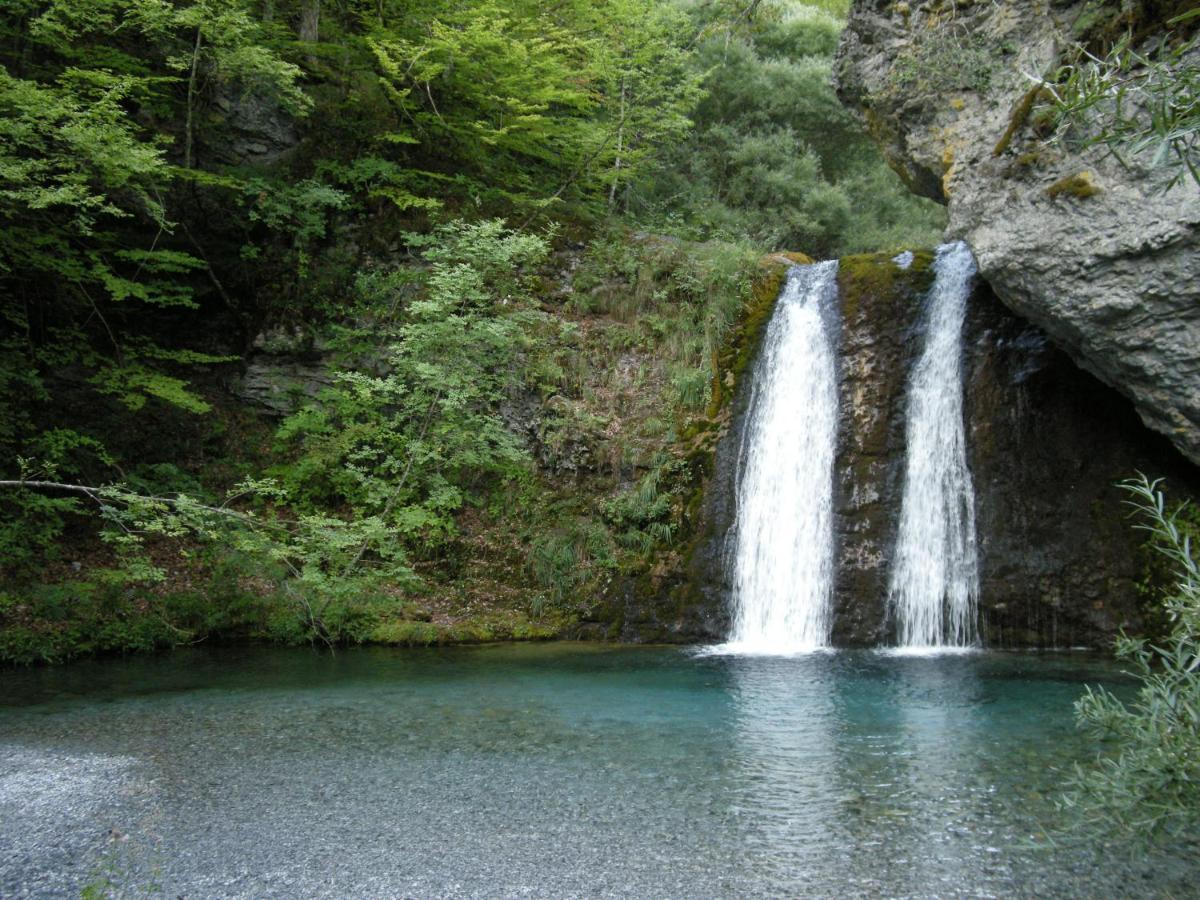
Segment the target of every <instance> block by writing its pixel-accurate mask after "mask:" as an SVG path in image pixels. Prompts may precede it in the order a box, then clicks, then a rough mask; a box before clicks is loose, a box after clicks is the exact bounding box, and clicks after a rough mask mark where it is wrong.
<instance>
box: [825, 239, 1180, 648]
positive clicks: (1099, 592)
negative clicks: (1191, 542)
mask: <svg viewBox="0 0 1200 900" xmlns="http://www.w3.org/2000/svg"><path fill="white" fill-rule="evenodd" d="M930 263H931V257H930V256H929V255H927V254H917V256H916V259H915V260H914V263H913V265H912V267H911V268H910V269H909V270H908V271H903V272H902V271H899V270H897V269H896V267H895V266H894V264H893V263H892V262H891V260H889V259H888V258H887V257H886V256H866V257H851V258H849V259H845V260H843V261H842V267H841V278H840V282H841V294H842V322H843V324H842V341H841V358H842V363H841V406H842V409H841V414H842V424H841V431H840V434H839V459H838V466H837V471H838V479H839V482H838V499H837V504H838V522H839V534H838V542H839V548H840V551H839V552H840V571H839V578H838V582H837V587H836V597H835V608H836V622H835V640H836V642H837V643H839V644H848V645H874V644H878V643H881V642H884V643H886V642H888V641H889V640H891V638H892V637H893V635H892V634H891V631H890V627H889V623H888V622H887V617H886V609H885V598H886V596H887V586H888V575H889V572H890V565H891V554H892V548H893V547H894V545H895V540H896V525H897V522H898V520H899V510H900V498H901V491H902V489H903V479H904V459H905V445H904V440H905V421H904V416H905V407H906V394H905V391H906V387H907V377H908V373H909V371H910V370H911V366H912V363H913V357H914V355H915V354H916V353H917V352H918V351H919V349H920V346H921V343H922V339H921V328H922V322H923V319H922V315H921V312H922V307H923V298H924V296H925V291H926V290H927V287H928V284H929V279H930V277H931V273H930V271H929V265H930ZM963 342H964V355H965V359H964V369H965V378H966V394H965V400H966V408H965V416H966V421H967V441H968V461H969V465H970V468H971V471H972V475H973V477H974V483H975V498H976V520H977V521H976V525H977V531H978V540H979V564H980V571H979V576H980V631H981V634H982V636H983V639H984V642H985V644H986V645H987V646H989V647H1070V646H1100V645H1103V644H1104V643H1105V642H1107V641H1108V640H1110V639H1111V638H1112V636H1113V635H1115V634H1116V632H1117V631H1118V630H1120V629H1121V628H1126V629H1129V630H1130V631H1137V630H1139V629H1141V628H1142V626H1143V625H1144V622H1143V619H1142V614H1141V610H1140V609H1139V604H1140V599H1139V595H1138V592H1137V589H1136V585H1137V582H1138V580H1139V579H1140V578H1141V577H1142V571H1143V567H1144V559H1143V558H1142V556H1141V553H1142V551H1141V550H1140V549H1139V548H1140V544H1141V541H1140V538H1139V536H1138V534H1137V532H1135V531H1134V530H1133V529H1132V528H1131V527H1130V524H1129V522H1128V521H1127V517H1126V514H1125V508H1124V506H1123V504H1122V502H1121V501H1122V500H1123V497H1122V494H1121V491H1120V490H1119V489H1118V488H1117V487H1116V486H1115V484H1116V482H1118V481H1119V480H1121V479H1124V478H1127V477H1129V476H1130V475H1131V474H1132V473H1133V472H1135V471H1137V470H1142V471H1146V472H1153V473H1156V474H1160V475H1164V476H1166V477H1167V478H1168V479H1169V482H1170V484H1171V487H1172V493H1173V495H1174V496H1175V497H1180V498H1182V497H1183V496H1186V495H1187V494H1188V493H1189V492H1190V491H1194V489H1195V487H1196V485H1195V483H1194V482H1195V472H1194V469H1193V468H1192V467H1191V466H1190V465H1189V464H1188V463H1187V461H1186V460H1185V459H1183V457H1182V456H1181V455H1180V454H1179V453H1178V452H1177V451H1176V450H1175V449H1174V448H1173V447H1171V445H1170V443H1169V442H1168V441H1167V440H1165V439H1164V438H1161V437H1159V436H1158V435H1155V434H1153V433H1151V432H1149V431H1148V430H1147V429H1146V428H1145V427H1144V426H1143V425H1142V423H1141V422H1139V421H1138V417H1137V415H1136V413H1135V412H1134V409H1133V405H1132V404H1131V403H1130V402H1129V401H1128V400H1127V399H1125V398H1124V397H1121V396H1120V395H1119V394H1117V393H1116V392H1115V391H1114V390H1112V389H1111V388H1109V387H1107V386H1105V385H1104V384H1102V383H1100V382H1099V381H1098V380H1097V379H1096V378H1095V377H1093V376H1092V375H1090V374H1088V373H1087V372H1084V371H1082V370H1080V369H1079V368H1078V367H1077V366H1076V365H1075V364H1074V363H1073V362H1072V361H1071V360H1070V358H1068V356H1067V355H1066V354H1065V353H1064V352H1062V351H1061V350H1059V349H1057V348H1056V347H1055V346H1054V345H1053V343H1052V342H1051V341H1050V340H1049V339H1048V338H1047V336H1046V334H1045V333H1044V332H1043V331H1042V330H1041V329H1039V328H1037V327H1036V326H1034V325H1031V324H1029V323H1027V322H1025V321H1023V320H1022V319H1020V318H1019V317H1017V316H1015V315H1013V313H1012V312H1010V311H1009V310H1008V309H1006V308H1005V306H1004V305H1003V304H1001V303H1000V302H999V301H998V300H997V298H996V297H995V295H994V293H993V292H992V291H991V290H990V289H989V288H988V287H987V286H986V285H985V284H980V285H979V287H978V289H977V290H976V291H975V293H974V294H973V295H972V297H971V299H970V302H969V305H968V311H967V321H966V324H965V326H964V334H963Z"/></svg>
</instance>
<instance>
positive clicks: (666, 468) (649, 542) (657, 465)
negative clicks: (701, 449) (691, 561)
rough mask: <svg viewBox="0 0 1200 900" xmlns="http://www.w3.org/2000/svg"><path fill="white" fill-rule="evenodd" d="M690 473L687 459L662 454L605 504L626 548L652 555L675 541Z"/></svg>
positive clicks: (605, 509) (618, 535)
mask: <svg viewBox="0 0 1200 900" xmlns="http://www.w3.org/2000/svg"><path fill="white" fill-rule="evenodd" d="M686 476H687V464H686V463H685V462H684V461H683V460H679V459H675V458H673V457H671V456H669V455H667V454H660V455H659V456H657V457H656V458H655V459H654V460H653V462H652V465H651V468H650V471H648V472H647V473H646V474H645V475H643V476H642V477H641V479H639V481H638V483H637V484H636V485H634V487H633V488H632V489H631V490H629V491H626V492H625V493H622V494H620V495H618V496H617V497H615V498H614V499H612V500H610V501H609V502H608V503H606V504H605V507H604V518H605V521H607V522H608V524H609V525H610V526H611V527H612V529H613V530H614V531H615V532H616V534H617V541H618V542H619V543H620V544H621V545H622V546H623V547H626V548H627V549H630V550H634V551H636V552H638V553H641V554H649V553H650V552H651V551H652V550H653V549H654V548H655V547H658V546H667V545H669V544H670V543H671V541H672V538H673V537H674V535H675V530H676V527H677V524H678V523H677V513H678V511H679V510H678V506H679V504H678V500H679V497H680V495H681V491H682V488H683V487H684V486H685V484H686Z"/></svg>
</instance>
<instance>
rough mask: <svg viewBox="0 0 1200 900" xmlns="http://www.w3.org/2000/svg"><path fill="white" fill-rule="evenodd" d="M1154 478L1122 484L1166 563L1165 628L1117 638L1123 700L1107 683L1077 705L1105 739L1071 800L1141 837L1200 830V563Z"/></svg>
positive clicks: (1096, 821) (1178, 514)
mask: <svg viewBox="0 0 1200 900" xmlns="http://www.w3.org/2000/svg"><path fill="white" fill-rule="evenodd" d="M1159 484H1160V482H1158V481H1150V480H1149V479H1147V478H1146V477H1145V476H1144V475H1142V476H1139V477H1138V478H1137V479H1135V480H1131V481H1128V482H1125V483H1124V484H1123V485H1122V487H1124V488H1125V490H1126V491H1128V492H1129V494H1130V495H1131V497H1132V498H1133V499H1132V500H1131V501H1130V504H1131V505H1132V506H1133V508H1134V509H1135V510H1136V511H1137V513H1138V514H1139V516H1140V519H1141V524H1140V525H1139V526H1138V527H1139V528H1141V529H1142V530H1144V531H1146V532H1147V534H1148V535H1149V541H1150V545H1151V547H1152V548H1153V549H1154V550H1155V551H1156V552H1157V553H1159V554H1161V556H1162V558H1163V560H1164V561H1165V562H1166V563H1167V565H1168V566H1169V569H1170V572H1171V582H1170V586H1169V587H1168V588H1167V589H1166V590H1165V591H1164V592H1163V594H1162V596H1161V598H1160V600H1161V603H1162V605H1163V608H1164V610H1165V612H1166V615H1167V618H1168V620H1169V622H1170V629H1171V630H1170V633H1169V634H1168V635H1167V636H1165V638H1164V639H1163V640H1161V641H1159V642H1157V643H1154V644H1151V643H1149V642H1147V641H1145V640H1142V639H1136V638H1130V637H1122V638H1121V639H1120V640H1119V641H1118V643H1117V655H1118V656H1119V657H1120V658H1121V659H1123V660H1124V661H1125V662H1126V663H1128V664H1129V665H1130V666H1131V668H1132V673H1133V674H1134V675H1135V676H1136V677H1137V679H1138V681H1139V684H1140V688H1139V691H1138V696H1137V699H1136V700H1135V701H1133V702H1132V703H1130V704H1125V703H1122V702H1121V701H1120V700H1119V699H1118V698H1116V697H1115V696H1113V695H1112V694H1111V693H1110V692H1108V691H1105V690H1103V689H1099V690H1089V691H1088V693H1087V694H1086V695H1085V696H1084V697H1083V698H1082V699H1081V700H1080V701H1079V702H1078V703H1077V704H1076V707H1075V710H1076V715H1077V718H1078V720H1079V723H1080V725H1081V726H1082V727H1084V728H1086V729H1088V730H1089V731H1090V732H1092V733H1093V734H1095V735H1096V736H1098V737H1101V738H1105V739H1107V740H1109V741H1110V742H1111V745H1112V749H1111V750H1110V751H1109V752H1108V753H1107V754H1106V755H1104V756H1102V757H1101V758H1100V759H1099V760H1097V762H1096V763H1095V764H1094V765H1093V766H1091V767H1090V768H1078V769H1077V770H1076V774H1075V778H1074V780H1073V783H1072V793H1070V794H1069V795H1068V798H1067V799H1068V802H1069V804H1070V805H1072V806H1076V807H1080V808H1082V810H1083V811H1084V813H1085V814H1086V816H1087V818H1088V821H1089V822H1090V823H1092V824H1093V825H1099V826H1101V827H1104V828H1107V829H1110V830H1112V831H1115V832H1116V833H1118V834H1120V835H1121V836H1122V837H1124V838H1127V839H1133V840H1136V841H1139V842H1142V841H1146V842H1150V841H1154V840H1157V839H1162V838H1178V837H1181V836H1184V837H1191V838H1195V837H1197V836H1200V566H1198V565H1197V562H1196V555H1195V548H1194V541H1195V540H1196V539H1197V537H1198V535H1197V533H1196V531H1195V530H1194V529H1189V528H1188V526H1187V524H1186V523H1187V522H1188V521H1189V518H1188V512H1187V510H1188V508H1187V507H1186V506H1179V507H1176V508H1175V509H1173V510H1170V509H1168V507H1167V503H1166V499H1165V497H1164V495H1163V493H1162V491H1161V490H1160V489H1159Z"/></svg>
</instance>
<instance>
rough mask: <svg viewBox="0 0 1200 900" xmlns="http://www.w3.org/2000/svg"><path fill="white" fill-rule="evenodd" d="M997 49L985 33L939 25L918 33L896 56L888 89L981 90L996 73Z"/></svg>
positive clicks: (914, 93) (908, 92)
mask: <svg viewBox="0 0 1200 900" xmlns="http://www.w3.org/2000/svg"><path fill="white" fill-rule="evenodd" d="M997 52H998V51H997V48H996V47H994V46H993V45H992V44H991V43H990V42H989V41H988V39H987V38H986V37H985V36H984V35H982V34H975V33H972V32H970V31H969V30H968V29H966V28H965V27H963V28H956V27H954V26H953V25H952V24H945V23H943V24H939V25H938V26H937V27H933V28H928V29H925V30H924V31H919V32H917V38H916V40H914V41H913V42H912V43H911V44H909V45H908V46H907V47H906V48H905V49H904V50H903V51H902V52H901V53H900V54H898V55H897V57H896V60H895V62H894V63H893V64H892V70H891V72H890V73H889V77H888V90H889V91H891V92H892V93H893V94H898V95H902V96H919V95H928V94H945V93H949V92H951V91H975V92H977V93H982V92H983V91H986V90H987V89H988V87H989V86H990V85H991V83H992V78H993V77H994V76H995V74H996V69H997Z"/></svg>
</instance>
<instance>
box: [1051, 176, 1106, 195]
mask: <svg viewBox="0 0 1200 900" xmlns="http://www.w3.org/2000/svg"><path fill="white" fill-rule="evenodd" d="M1099 193H1100V186H1099V185H1098V184H1096V180H1095V177H1094V176H1093V175H1092V173H1091V172H1086V171H1085V172H1076V173H1075V174H1074V175H1068V176H1066V177H1065V178H1060V179H1059V180H1058V181H1056V182H1054V184H1052V185H1050V187H1048V188H1046V196H1047V197H1049V198H1050V199H1051V200H1055V199H1057V198H1058V197H1063V196H1066V197H1075V198H1076V199H1078V200H1086V199H1087V198H1088V197H1094V196H1096V195H1097V194H1099Z"/></svg>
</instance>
